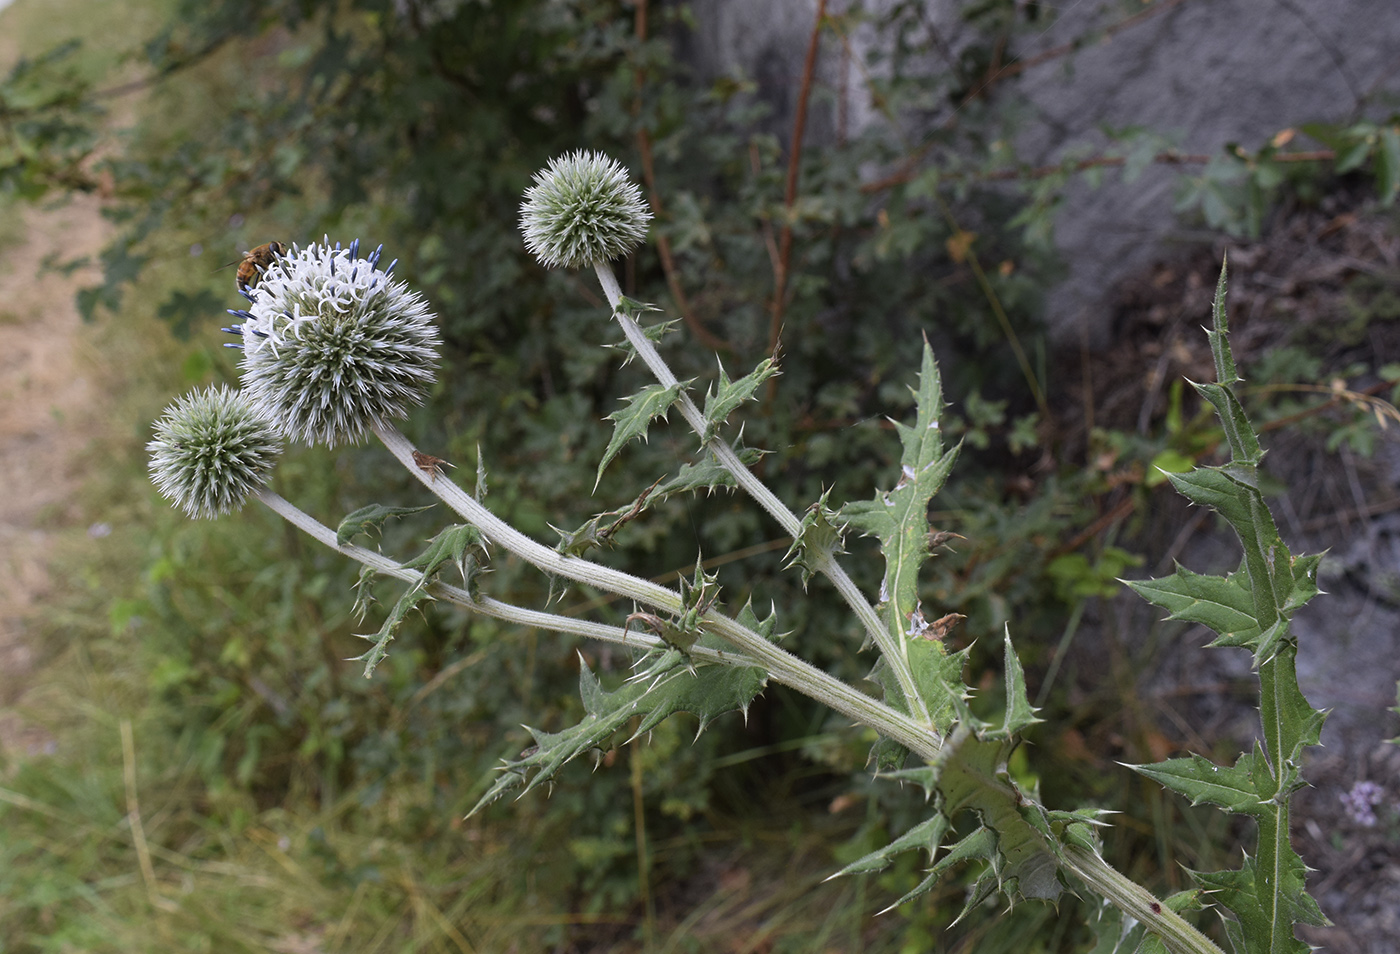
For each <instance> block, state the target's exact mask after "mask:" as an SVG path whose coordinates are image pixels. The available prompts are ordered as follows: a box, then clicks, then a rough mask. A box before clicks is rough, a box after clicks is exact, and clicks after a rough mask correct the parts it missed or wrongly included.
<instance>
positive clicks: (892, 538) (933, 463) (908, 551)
mask: <svg viewBox="0 0 1400 954" xmlns="http://www.w3.org/2000/svg"><path fill="white" fill-rule="evenodd" d="M914 395H915V398H916V400H917V405H918V411H917V414H916V415H915V419H914V424H913V426H912V427H911V426H909V425H906V424H896V425H895V426H896V429H897V431H898V432H899V438H900V442H901V444H902V445H903V448H904V451H903V454H902V455H901V457H900V477H899V482H898V483H897V484H896V485H895V488H894V489H893V490H890V491H886V492H881V493H877V494H876V495H875V498H874V499H873V500H860V501H852V502H851V503H848V504H846V505H845V506H844V507H842V508H841V510H840V512H839V519H840V520H841V521H843V522H844V523H845V524H846V525H847V526H850V527H853V528H855V529H856V530H859V531H860V532H861V533H864V534H866V535H871V536H876V537H878V538H879V539H880V550H881V552H882V553H883V554H884V557H885V578H884V582H883V583H882V584H881V602H882V603H884V604H885V606H884V619H885V625H886V626H887V627H888V629H889V632H890V635H891V637H892V638H893V640H894V641H895V643H896V645H899V646H909V647H912V645H913V644H915V643H920V642H926V641H920V640H914V641H910V640H909V639H908V637H907V636H906V635H905V633H906V631H907V628H908V626H909V625H910V624H911V622H912V621H913V620H914V618H915V614H916V613H919V612H920V609H919V584H918V577H919V569H920V568H921V567H922V566H923V563H924V561H925V560H926V559H927V558H928V555H929V526H928V504H929V501H930V500H931V499H932V498H933V495H934V494H936V493H938V491H939V490H940V489H941V488H942V487H943V482H944V481H945V480H946V479H947V477H948V472H949V471H950V470H952V467H953V463H954V461H955V460H956V459H957V456H958V449H959V448H958V447H954V448H953V449H952V450H950V451H947V452H946V453H945V452H944V450H943V438H942V434H941V433H940V431H939V423H938V416H939V414H941V413H942V411H943V393H942V387H941V384H940V382H939V375H938V365H937V363H936V362H935V361H934V360H933V349H932V348H930V347H929V344H928V341H927V340H925V341H924V352H923V364H922V367H921V368H920V371H919V388H918V390H917V391H915V392H914ZM959 446H961V445H959ZM929 647H934V648H935V651H941V650H942V644H941V643H927V645H926V646H925V649H926V650H927V649H928V648H929ZM909 651H911V652H912V648H911V649H910V650H909ZM911 663H912V660H911ZM920 691H921V692H922V691H924V687H923V686H921V687H920ZM934 691H937V690H936V689H935V690H934ZM886 693H887V700H888V693H889V687H888V686H887V687H886ZM925 703H926V705H928V707H929V711H930V713H932V711H933V708H934V707H933V705H932V703H931V702H930V701H929V700H925ZM905 711H908V710H907V709H906V710H905Z"/></svg>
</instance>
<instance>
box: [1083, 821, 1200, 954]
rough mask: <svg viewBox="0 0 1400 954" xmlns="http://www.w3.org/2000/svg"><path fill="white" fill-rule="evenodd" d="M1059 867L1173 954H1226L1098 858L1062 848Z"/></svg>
mask: <svg viewBox="0 0 1400 954" xmlns="http://www.w3.org/2000/svg"><path fill="white" fill-rule="evenodd" d="M1059 856H1060V863H1061V864H1063V865H1064V866H1065V868H1066V869H1068V870H1069V871H1071V872H1073V873H1074V875H1075V876H1076V877H1078V878H1079V879H1080V880H1081V881H1083V882H1084V883H1085V884H1087V885H1088V886H1089V887H1091V888H1093V889H1094V891H1095V892H1096V893H1097V894H1099V895H1100V896H1102V897H1104V898H1106V899H1108V901H1109V902H1110V903H1111V904H1112V905H1113V906H1114V907H1116V908H1118V910H1120V911H1122V912H1123V913H1124V914H1127V915H1129V916H1130V917H1133V918H1136V919H1137V920H1138V921H1140V922H1142V924H1143V925H1144V926H1146V928H1147V930H1149V931H1151V932H1152V933H1153V934H1156V935H1157V936H1158V937H1159V938H1161V939H1162V943H1163V944H1165V945H1166V947H1167V950H1169V951H1171V952H1172V954H1225V952H1224V951H1222V950H1221V949H1220V948H1219V947H1218V946H1217V945H1216V944H1215V943H1214V942H1213V941H1211V939H1210V938H1208V937H1206V936H1205V935H1204V934H1202V933H1201V932H1200V931H1198V930H1196V928H1194V927H1192V926H1191V924H1190V922H1188V921H1187V920H1186V919H1185V918H1183V917H1182V916H1181V915H1179V914H1177V913H1176V912H1175V911H1172V910H1171V909H1169V908H1167V907H1166V906H1165V905H1163V904H1162V903H1160V902H1159V901H1157V899H1156V898H1154V897H1153V896H1152V894H1151V892H1149V891H1148V890H1147V889H1146V888H1144V887H1142V886H1141V885H1140V884H1138V883H1137V882H1135V881H1133V880H1131V879H1130V878H1128V877H1126V876H1124V875H1123V874H1121V873H1119V872H1118V871H1117V870H1116V869H1114V868H1113V867H1112V866H1111V865H1110V864H1109V863H1108V862H1106V861H1104V860H1103V859H1102V858H1100V857H1099V856H1098V855H1097V854H1095V853H1094V852H1092V851H1088V850H1086V849H1084V848H1079V847H1077V846H1075V845H1063V846H1061V849H1060V853H1059Z"/></svg>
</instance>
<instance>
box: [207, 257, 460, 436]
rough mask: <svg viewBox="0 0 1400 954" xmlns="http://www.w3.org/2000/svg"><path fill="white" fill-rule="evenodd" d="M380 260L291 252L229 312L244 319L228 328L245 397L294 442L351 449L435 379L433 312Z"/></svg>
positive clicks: (401, 412) (399, 414) (415, 401)
mask: <svg viewBox="0 0 1400 954" xmlns="http://www.w3.org/2000/svg"><path fill="white" fill-rule="evenodd" d="M379 254H380V249H375V250H374V252H372V253H371V254H370V255H369V256H368V257H367V258H360V257H359V242H358V241H356V242H352V243H351V244H350V247H349V248H348V249H342V248H341V247H340V245H339V244H337V245H336V246H335V247H334V248H331V247H329V245H327V244H321V245H311V246H309V247H308V248H305V249H297V248H295V247H293V250H292V251H291V252H289V253H287V254H285V255H283V256H281V257H280V258H278V259H277V260H276V262H274V263H273V264H272V265H271V266H269V268H268V269H267V270H266V271H265V272H264V273H263V275H262V277H261V280H260V281H259V282H258V284H257V285H256V286H255V287H254V288H252V289H248V290H245V292H244V294H245V297H247V299H248V301H249V305H248V308H247V309H246V310H243V311H234V312H231V314H233V315H235V316H236V317H238V318H241V319H242V322H241V324H238V325H234V326H233V327H232V328H229V329H226V330H228V331H232V332H233V333H235V334H238V335H240V336H241V337H242V339H243V341H242V344H241V347H242V348H243V389H244V390H245V391H246V392H247V393H248V396H249V398H250V399H251V400H252V402H253V403H254V404H255V405H256V406H257V407H258V409H259V410H260V411H261V412H262V413H263V414H264V415H266V416H267V417H268V418H270V419H271V420H273V421H274V422H276V424H277V426H278V427H279V428H280V429H281V431H282V433H283V434H285V435H286V436H287V437H289V438H291V439H294V440H300V441H302V442H304V443H307V444H325V445H327V446H332V447H333V446H335V445H336V444H340V443H356V442H358V441H359V440H360V439H362V438H363V437H364V436H365V434H366V432H367V431H369V430H370V429H371V428H372V427H374V426H375V425H377V424H381V423H387V422H389V421H391V420H394V419H398V418H403V417H406V416H407V414H408V411H409V409H410V408H413V407H415V406H417V405H419V404H421V403H422V402H423V398H424V397H425V396H426V394H427V390H428V386H429V385H430V384H432V382H433V380H434V377H435V370H436V367H437V361H438V346H439V343H440V340H441V338H440V336H439V333H438V329H437V325H436V324H435V322H434V317H433V313H432V312H431V311H430V310H429V308H428V303H427V302H426V301H425V300H424V299H423V297H422V296H421V295H419V294H418V293H416V292H412V291H410V290H409V289H408V286H407V285H406V284H404V283H403V282H399V281H394V280H393V279H392V278H391V274H392V272H393V270H394V265H395V264H397V260H395V262H392V263H390V265H389V267H388V268H386V269H383V270H381V269H380V268H379V267H378V266H379ZM234 347H240V345H234Z"/></svg>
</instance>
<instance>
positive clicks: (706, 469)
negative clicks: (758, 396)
mask: <svg viewBox="0 0 1400 954" xmlns="http://www.w3.org/2000/svg"><path fill="white" fill-rule="evenodd" d="M734 452H735V454H736V455H738V457H739V461H740V462H741V463H742V464H743V465H744V466H745V467H752V466H753V465H754V464H757V463H758V461H759V459H760V458H762V457H763V455H764V454H766V453H768V452H767V451H763V450H759V449H758V448H755V447H738V446H736V447H735V448H734ZM734 486H735V480H734V475H733V474H731V473H730V472H729V471H728V470H726V469H725V468H724V466H723V465H722V464H720V462H719V460H718V459H716V458H715V456H714V455H713V454H711V453H709V452H706V453H705V456H704V457H702V458H701V459H700V460H698V461H696V462H695V463H692V464H684V465H682V466H681V469H680V470H679V471H677V473H676V476H674V477H672V478H671V479H670V480H668V481H666V482H665V483H663V484H662V485H661V486H660V487H657V488H656V492H655V493H654V494H653V496H652V503H657V502H659V501H662V500H665V499H666V498H668V497H671V496H674V495H675V494H678V493H686V492H691V491H697V490H714V489H715V488H717V487H725V488H731V487H734Z"/></svg>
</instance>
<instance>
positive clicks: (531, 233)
mask: <svg viewBox="0 0 1400 954" xmlns="http://www.w3.org/2000/svg"><path fill="white" fill-rule="evenodd" d="M650 221H651V212H650V211H648V209H647V205H646V202H645V201H644V200H643V199H642V192H641V190H640V189H638V188H637V186H636V185H635V184H634V183H633V182H632V181H631V180H630V179H628V178H627V170H626V169H624V168H623V167H622V164H621V163H619V162H617V161H616V160H614V159H609V158H608V157H607V156H605V155H603V154H602V153H600V152H583V151H582V150H580V151H579V152H575V153H573V154H572V155H568V156H561V157H559V158H558V159H555V160H554V161H553V162H551V163H550V164H549V165H548V167H546V168H545V170H544V171H543V172H537V173H535V184H534V185H532V186H531V187H530V188H528V189H526V190H525V201H524V202H523V203H521V205H520V231H521V232H522V233H524V235H525V247H526V248H527V249H529V250H530V253H531V254H532V255H534V256H535V257H536V258H537V259H539V260H540V264H542V265H544V266H545V267H546V268H553V267H555V266H556V265H563V266H565V267H566V268H580V267H583V266H588V265H592V264H593V263H594V262H607V261H612V260H613V259H615V258H621V257H622V256H624V255H626V254H627V253H628V252H630V251H632V249H634V248H636V247H637V246H638V245H639V244H641V241H642V239H644V238H646V234H647V223H648V222H650Z"/></svg>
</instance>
